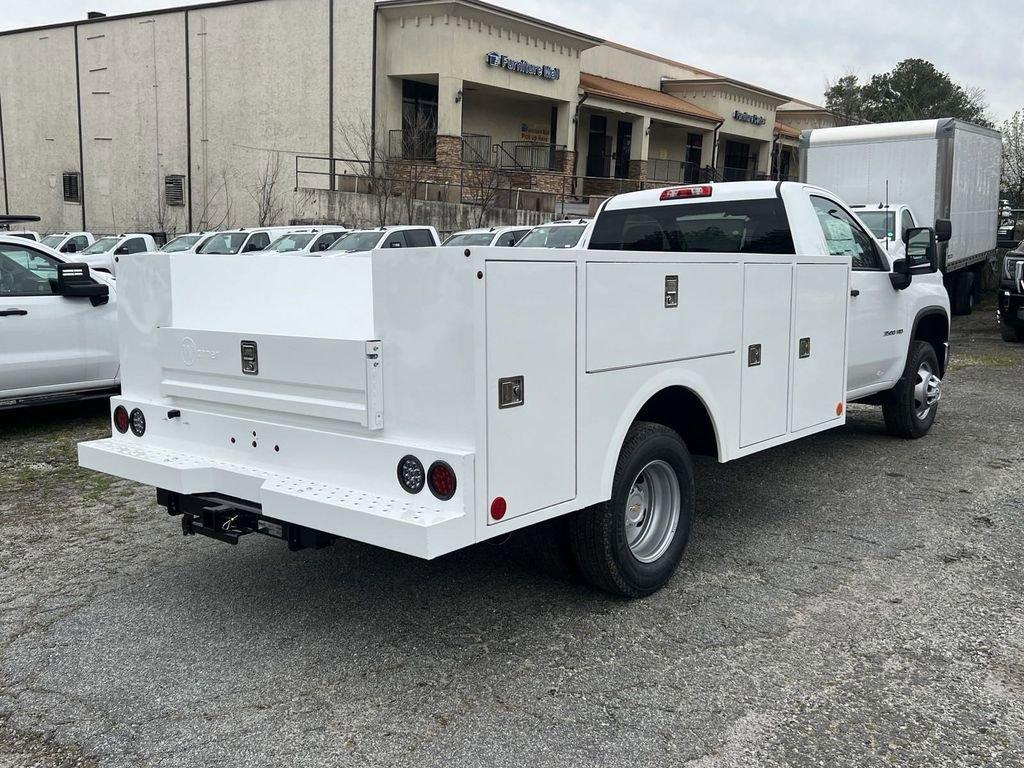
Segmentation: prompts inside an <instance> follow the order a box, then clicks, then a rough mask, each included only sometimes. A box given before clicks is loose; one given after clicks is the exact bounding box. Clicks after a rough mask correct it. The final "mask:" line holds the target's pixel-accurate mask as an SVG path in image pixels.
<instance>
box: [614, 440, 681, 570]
mask: <svg viewBox="0 0 1024 768" xmlns="http://www.w3.org/2000/svg"><path fill="white" fill-rule="evenodd" d="M681 505H682V494H681V493H680V491H679V478H678V477H676V473H675V470H674V469H672V467H671V466H670V465H669V464H668V463H667V462H665V461H662V460H660V459H658V460H656V461H652V462H650V463H648V464H647V465H646V466H645V467H644V468H643V469H641V470H640V472H639V473H638V474H637V476H636V477H635V478H634V479H633V483H632V485H631V486H630V489H629V495H628V496H627V497H626V509H625V513H624V514H625V518H626V543H627V544H628V545H629V551H630V552H631V553H632V555H633V557H635V558H636V559H637V560H639V561H640V562H641V563H652V562H654V561H655V560H657V559H658V558H659V557H661V556H662V555H664V554H665V551H666V550H667V549H668V548H669V545H670V544H671V543H672V539H673V538H674V536H675V533H676V528H677V527H678V526H679V512H680V508H681Z"/></svg>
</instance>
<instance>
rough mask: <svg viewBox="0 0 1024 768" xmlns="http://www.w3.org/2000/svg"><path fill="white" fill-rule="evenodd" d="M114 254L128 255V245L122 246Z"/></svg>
mask: <svg viewBox="0 0 1024 768" xmlns="http://www.w3.org/2000/svg"><path fill="white" fill-rule="evenodd" d="M114 253H116V254H118V255H119V256H124V255H125V254H127V253H128V245H127V243H126V244H125V245H122V246H120V247H119V248H118V249H117V250H116V251H114Z"/></svg>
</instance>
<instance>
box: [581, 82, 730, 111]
mask: <svg viewBox="0 0 1024 768" xmlns="http://www.w3.org/2000/svg"><path fill="white" fill-rule="evenodd" d="M580 88H582V89H583V90H584V91H586V92H587V93H592V94H594V95H595V96H605V97H607V98H609V99H614V100H616V101H624V102H627V103H629V104H639V105H641V106H645V107H653V108H654V109H660V110H663V111H665V112H675V113H676V114H680V115H687V116H689V117H698V118H700V119H701V120H710V121H712V122H715V123H720V122H722V117H721V116H719V115H716V114H715V113H714V112H711V111H710V110H707V109H704V108H703V107H698V106H697V105H696V104H694V103H692V102H689V101H686V100H685V99H680V98H679V97H678V96H672V95H671V94H668V93H664V92H662V91H656V90H654V89H653V88H644V87H642V86H639V85H633V84H632V83H624V82H622V81H621V80H612V79H610V78H607V77H601V76H600V75H592V74H590V73H589V72H580Z"/></svg>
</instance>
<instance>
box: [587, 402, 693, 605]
mask: <svg viewBox="0 0 1024 768" xmlns="http://www.w3.org/2000/svg"><path fill="white" fill-rule="evenodd" d="M694 498H695V490H694V483H693V463H692V462H691V460H690V453H689V451H687V450H686V445H685V444H684V443H683V441H682V439H681V438H680V437H679V435H678V434H677V433H676V432H674V431H673V430H671V429H669V428H668V427H664V426H662V425H661V424H652V423H650V422H643V421H638V422H636V423H635V424H633V426H632V427H630V429H629V432H628V433H627V434H626V439H625V441H624V443H623V445H622V451H621V453H620V454H619V461H618V464H617V465H616V467H615V479H614V481H613V484H612V496H611V499H609V500H608V501H606V502H604V503H603V504H597V505H595V506H593V507H589V508H587V509H583V510H580V511H579V512H577V513H575V514H574V515H573V516H572V517H571V519H570V521H569V535H570V541H571V545H572V552H573V556H574V558H575V560H576V564H577V567H578V568H579V571H580V573H581V574H582V575H583V577H584V578H585V579H586V580H587V581H588V582H589V583H590V584H592V585H593V586H595V587H597V588H598V589H602V590H604V591H605V592H609V593H611V594H613V595H618V596H620V597H630V598H637V597H646V596H647V595H650V594H653V593H654V592H657V591H658V590H659V589H660V588H661V587H663V586H664V585H665V584H666V583H667V582H668V580H669V579H670V578H672V574H673V573H675V570H676V567H677V566H678V565H679V561H680V560H681V559H682V556H683V550H684V549H686V544H687V542H688V541H689V538H690V525H691V521H692V519H693V510H694ZM648 505H650V506H648ZM627 518H628V519H627ZM627 526H628V530H627Z"/></svg>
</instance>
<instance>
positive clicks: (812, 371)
mask: <svg viewBox="0 0 1024 768" xmlns="http://www.w3.org/2000/svg"><path fill="white" fill-rule="evenodd" d="M849 280H850V268H849V266H848V265H846V264H798V265H797V266H796V301H795V302H794V312H793V348H792V349H793V403H792V409H791V412H792V424H791V429H792V431H793V432H799V431H801V430H804V429H808V428H810V427H814V426H817V425H819V424H824V423H825V422H829V421H837V422H842V421H844V420H845V418H846V417H845V413H844V411H845V406H844V404H845V402H846V315H847V308H848V302H849V299H848V297H849V295H850V284H849ZM801 345H802V346H803V348H801Z"/></svg>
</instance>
